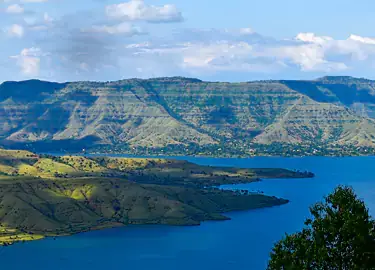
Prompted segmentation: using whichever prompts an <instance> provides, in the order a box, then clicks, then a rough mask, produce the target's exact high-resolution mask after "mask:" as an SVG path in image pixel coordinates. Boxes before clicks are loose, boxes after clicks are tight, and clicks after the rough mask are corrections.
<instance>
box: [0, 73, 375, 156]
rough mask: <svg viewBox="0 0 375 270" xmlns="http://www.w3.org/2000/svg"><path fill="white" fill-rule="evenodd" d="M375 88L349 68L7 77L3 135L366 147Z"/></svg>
mask: <svg viewBox="0 0 375 270" xmlns="http://www.w3.org/2000/svg"><path fill="white" fill-rule="evenodd" d="M374 89H375V82H374V81H370V80H366V79H357V78H351V77H325V78H321V79H318V80H314V81H258V82H245V83H221V82H204V81H200V80H197V79H189V78H181V77H172V78H156V79H148V80H141V79H129V80H122V81H116V82H105V83H104V82H103V83H101V82H73V83H64V84H58V83H50V82H42V81H24V82H6V83H3V84H2V85H0V124H1V125H2V129H1V130H0V141H1V144H2V145H3V146H6V147H12V148H26V149H31V150H38V151H52V150H53V151H60V150H68V151H76V150H77V151H80V150H82V149H83V148H84V149H87V150H89V151H99V152H103V151H107V152H121V153H123V152H129V153H130V152H131V153H138V154H147V153H149V154H150V153H151V154H163V153H167V154H169V155H173V154H181V153H187V154H205V155H227V156H228V155H240V156H244V155H253V154H262V153H268V154H286V153H283V152H282V151H280V149H281V148H284V149H296V146H298V147H297V148H299V149H300V150H301V151H300V153H299V154H301V153H302V154H312V153H318V154H340V153H341V154H350V155H351V154H358V153H359V154H365V153H369V152H371V153H372V152H373V151H374V147H375V120H374V119H373V118H372V117H375V114H374V113H373V111H374V108H375V107H374V106H375V97H374V96H375V90H374ZM219 149H220V150H219ZM264 149H266V150H264ZM270 149H271V150H270ZM272 151H273V152H272ZM286 151H289V150H286Z"/></svg>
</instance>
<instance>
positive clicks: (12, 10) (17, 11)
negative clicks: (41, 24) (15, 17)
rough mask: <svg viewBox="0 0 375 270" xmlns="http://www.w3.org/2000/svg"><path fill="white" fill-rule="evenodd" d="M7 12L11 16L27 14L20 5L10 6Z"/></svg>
mask: <svg viewBox="0 0 375 270" xmlns="http://www.w3.org/2000/svg"><path fill="white" fill-rule="evenodd" d="M5 12H7V13H10V14H22V13H24V12H25V9H24V8H23V7H22V6H20V5H19V4H14V5H10V6H8V7H7V8H6V9H5Z"/></svg>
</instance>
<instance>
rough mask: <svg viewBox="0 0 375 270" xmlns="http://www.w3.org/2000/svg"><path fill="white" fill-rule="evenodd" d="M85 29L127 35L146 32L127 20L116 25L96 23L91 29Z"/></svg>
mask: <svg viewBox="0 0 375 270" xmlns="http://www.w3.org/2000/svg"><path fill="white" fill-rule="evenodd" d="M83 31H89V32H90V31H91V32H97V33H106V34H111V35H115V34H122V35H126V36H134V35H140V34H143V33H144V32H143V31H142V30H141V29H140V28H139V27H135V26H134V25H131V24H129V23H127V22H123V23H120V24H116V25H111V26H109V25H96V26H93V27H92V28H91V29H89V30H83Z"/></svg>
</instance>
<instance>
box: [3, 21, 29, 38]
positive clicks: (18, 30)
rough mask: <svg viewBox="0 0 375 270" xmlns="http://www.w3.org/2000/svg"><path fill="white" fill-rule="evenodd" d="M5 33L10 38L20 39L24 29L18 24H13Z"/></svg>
mask: <svg viewBox="0 0 375 270" xmlns="http://www.w3.org/2000/svg"><path fill="white" fill-rule="evenodd" d="M7 32H8V34H9V35H10V36H12V37H18V38H21V37H23V35H24V32H25V31H24V28H23V26H22V25H19V24H13V25H12V26H10V27H9V28H8V29H7Z"/></svg>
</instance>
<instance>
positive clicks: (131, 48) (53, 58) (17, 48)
mask: <svg viewBox="0 0 375 270" xmlns="http://www.w3.org/2000/svg"><path fill="white" fill-rule="evenodd" d="M374 10H375V2H374V1H370V0H357V1H352V0H351V1H349V0H341V1H338V0H330V1H327V0H326V1H323V0H315V1H310V0H305V1H297V0H262V1H254V0H232V1H213V0H204V1H197V0H189V1H186V0H184V1H183V0H162V1H156V0H129V1H126V0H125V1H124V0H122V1H121V0H120V1H119V0H116V1H114V0H79V1H73V0H0V13H1V14H0V26H1V28H0V81H5V80H23V79H30V78H39V79H45V80H56V81H76V80H117V79H123V78H129V77H142V78H147V77H154V76H175V75H181V76H189V77H199V78H201V79H206V80H225V81H247V80H255V79H281V78H284V79H292V78H295V79H312V78H316V77H319V76H325V75H353V76H359V77H368V78H374V79H375V73H374V69H375V30H374V28H373V26H374V25H375V16H374V13H375V11H374Z"/></svg>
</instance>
